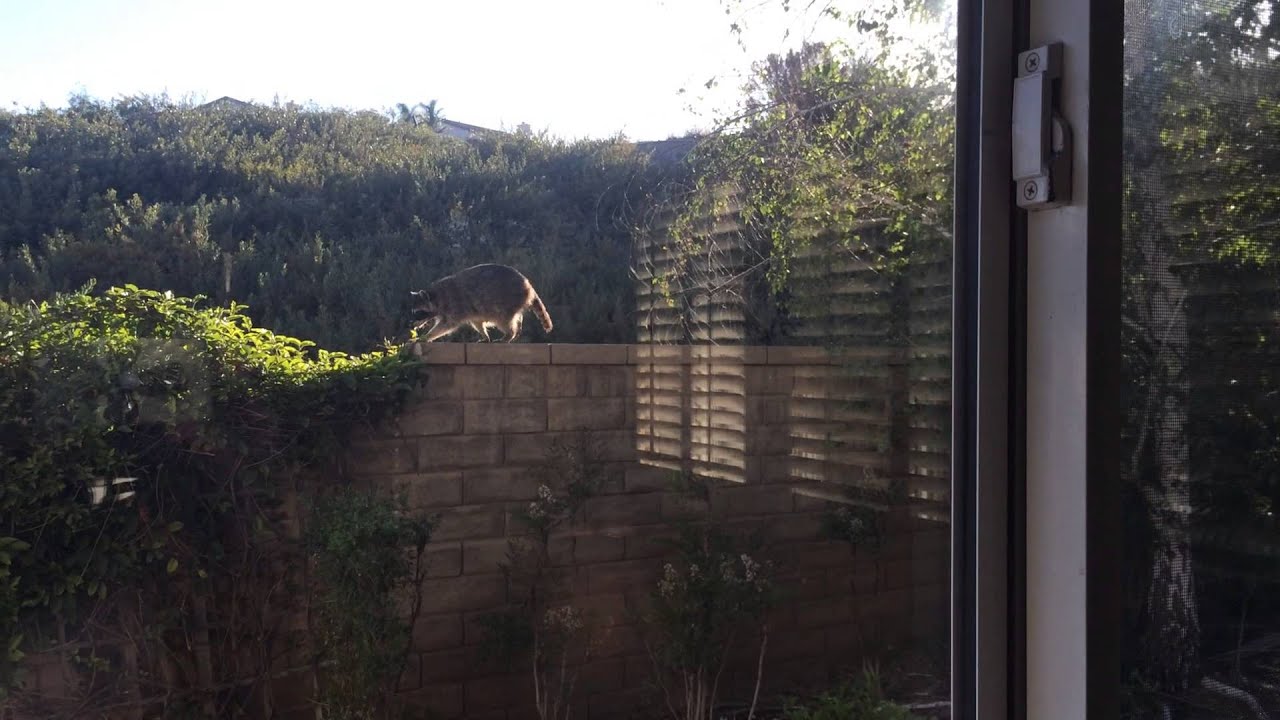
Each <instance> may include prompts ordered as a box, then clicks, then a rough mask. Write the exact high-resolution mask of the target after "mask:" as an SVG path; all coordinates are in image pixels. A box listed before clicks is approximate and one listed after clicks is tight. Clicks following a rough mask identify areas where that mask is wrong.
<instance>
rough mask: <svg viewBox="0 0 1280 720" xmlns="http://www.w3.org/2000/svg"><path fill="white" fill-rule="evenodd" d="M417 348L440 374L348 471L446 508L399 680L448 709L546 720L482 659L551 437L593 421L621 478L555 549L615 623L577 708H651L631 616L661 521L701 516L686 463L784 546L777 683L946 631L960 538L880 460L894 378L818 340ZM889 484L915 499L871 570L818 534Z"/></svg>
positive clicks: (719, 505) (577, 599) (775, 637)
mask: <svg viewBox="0 0 1280 720" xmlns="http://www.w3.org/2000/svg"><path fill="white" fill-rule="evenodd" d="M417 352H419V353H420V354H422V355H423V356H424V359H425V361H426V362H427V363H429V364H430V365H431V367H430V368H429V370H430V372H429V378H428V380H427V382H426V384H425V385H424V387H423V388H422V390H421V392H420V393H418V395H417V396H416V397H415V398H414V400H413V401H412V402H411V404H410V407H408V408H407V410H406V412H405V413H403V414H402V416H401V417H400V418H399V419H398V420H397V421H396V422H395V423H393V425H392V426H391V427H388V428H385V429H383V430H382V431H379V432H378V433H376V434H375V436H374V437H371V438H369V439H367V440H363V441H361V442H359V443H358V444H357V445H355V446H354V447H353V448H352V450H351V467H352V469H353V472H354V473H355V474H356V475H357V476H359V477H361V478H364V479H367V480H369V481H372V482H374V483H376V484H377V485H379V486H381V487H385V488H394V489H397V490H403V491H404V492H405V494H406V496H407V497H408V499H409V502H410V504H411V505H412V506H413V507H415V508H418V509H422V510H430V511H432V512H438V513H440V517H441V521H440V525H439V527H438V530H437V532H436V535H435V537H434V538H433V540H432V560H433V565H432V570H431V577H430V578H428V580H427V581H426V584H425V587H424V605H423V614H422V616H421V617H420V618H419V620H418V623H417V626H416V627H415V629H414V653H415V655H414V658H413V662H411V663H410V669H409V671H408V673H407V676H406V678H405V687H406V688H407V689H408V690H409V691H410V692H411V693H412V694H413V695H414V697H415V699H416V700H418V701H420V702H421V703H422V704H424V705H427V706H430V707H431V708H433V709H434V710H435V711H436V712H438V713H439V714H440V716H441V717H444V718H463V717H466V718H484V719H486V720H487V719H488V718H503V719H505V720H516V719H517V718H525V717H531V716H532V691H531V682H530V679H529V677H528V675H527V674H514V675H511V674H507V673H504V672H501V671H500V668H499V667H497V666H496V665H494V664H493V663H492V662H486V661H484V660H483V659H482V658H481V654H480V651H479V644H480V642H481V639H482V636H481V633H480V631H479V627H478V625H477V624H476V619H477V618H478V617H479V616H480V615H481V614H483V613H484V612H486V611H490V610H494V609H497V608H499V607H501V606H502V605H503V603H505V602H506V600H507V595H506V592H507V588H506V583H505V581H504V579H503V576H502V574H501V572H500V569H499V567H498V563H499V562H501V561H502V560H503V558H504V553H505V550H506V543H507V540H508V538H509V537H510V535H511V534H513V533H517V532H519V530H520V526H519V524H518V522H516V521H515V520H514V519H513V512H514V511H515V510H517V509H518V508H520V507H521V506H522V505H523V504H524V503H527V502H528V501H529V500H530V499H531V498H532V497H533V496H534V494H535V493H536V491H537V481H536V480H535V479H534V475H533V473H532V470H533V469H534V468H535V467H536V466H537V465H538V464H539V463H541V462H543V461H544V459H545V457H546V452H547V448H548V446H549V444H550V442H551V441H552V440H553V439H555V438H557V437H562V436H564V435H566V434H567V433H570V432H572V431H573V430H575V429H578V428H586V429H589V430H591V431H593V433H594V434H595V435H596V436H597V437H598V438H599V439H600V440H601V441H602V443H603V447H604V451H605V459H606V460H607V462H608V470H609V475H610V479H609V482H608V483H607V486H606V488H605V490H604V492H603V493H602V494H600V495H599V496H597V497H594V498H592V499H591V500H590V501H589V502H588V503H587V506H586V509H585V512H584V514H583V517H582V518H581V519H580V521H579V522H577V523H575V525H574V526H573V527H572V528H570V529H569V530H567V531H566V532H564V533H563V534H562V535H561V536H559V537H557V539H556V542H555V546H554V547H553V548H552V551H553V556H554V557H555V558H556V559H557V562H558V564H560V565H561V566H562V568H563V572H564V579H565V587H566V588H567V592H568V593H569V594H570V596H571V597H570V598H569V599H570V600H571V601H572V603H573V604H574V605H576V606H578V607H581V608H584V609H589V610H590V611H591V612H592V614H593V615H594V616H595V620H596V623H597V624H598V625H599V627H600V634H599V638H598V639H599V647H598V648H597V649H596V651H595V654H596V657H595V660H594V661H593V662H592V663H591V664H590V665H589V666H588V667H586V668H584V669H583V675H582V678H581V680H580V682H579V689H578V693H577V698H578V700H577V702H578V704H579V706H580V709H579V710H578V711H575V713H574V714H575V716H577V717H579V718H584V719H586V720H608V719H611V718H624V717H632V716H633V712H634V711H636V710H637V708H639V707H640V705H639V704H638V703H639V699H640V695H641V694H642V689H643V688H644V687H646V686H647V684H648V682H649V679H650V673H651V667H652V666H651V663H650V661H649V659H648V657H647V656H646V655H645V652H644V646H643V642H642V640H641V636H640V634H639V631H638V629H637V628H636V627H635V626H634V625H633V624H632V623H633V619H632V618H633V617H634V613H635V612H636V611H638V610H640V608H641V605H642V603H643V601H644V598H645V597H646V596H647V594H648V592H649V591H650V589H651V588H652V587H653V584H654V581H655V578H656V573H657V572H658V570H659V568H660V566H661V563H662V562H663V558H662V557H661V552H662V549H661V546H660V545H659V544H658V543H656V542H655V540H656V539H658V538H661V537H662V536H663V534H664V533H665V532H667V530H668V526H666V525H665V524H664V520H666V519H668V518H671V517H676V516H679V515H680V514H682V513H688V512H689V508H688V507H687V506H686V503H684V502H683V501H682V499H681V498H679V497H677V496H674V495H673V494H671V493H669V492H668V491H666V489H665V487H666V482H667V481H668V479H669V477H670V473H671V472H672V471H673V470H686V471H692V472H695V473H698V474H701V475H704V476H707V477H711V478H717V479H718V480H719V481H720V482H719V483H717V486H716V488H715V490H714V492H713V496H712V508H713V511H714V512H716V513H717V514H719V515H721V516H723V517H725V518H727V519H728V520H729V521H730V522H732V523H735V524H739V525H741V526H742V527H743V528H744V529H745V528H755V527H763V528H764V529H765V532H766V533H767V534H768V537H770V539H771V540H772V541H773V542H772V548H771V554H772V558H773V559H774V560H775V561H776V562H777V563H778V566H779V567H780V568H781V569H782V575H781V577H780V585H781V587H782V589H783V590H784V592H785V593H786V594H787V600H786V601H785V602H784V603H783V604H782V605H781V606H780V607H779V608H778V610H777V612H776V613H775V614H774V617H773V618H772V619H771V622H770V631H771V632H770V638H771V639H770V643H769V653H768V656H767V662H766V676H765V677H766V689H768V690H781V689H791V688H795V687H797V686H804V685H808V686H813V685H819V686H820V685H821V684H823V682H825V681H826V680H827V678H828V677H829V676H830V675H831V674H833V673H836V672H838V671H839V670H840V669H841V668H848V667H856V666H857V664H858V663H859V662H860V660H861V658H862V657H863V654H864V652H866V651H873V650H877V649H884V648H886V647H888V646H896V647H902V646H904V645H905V644H907V643H909V642H911V641H913V640H920V639H929V638H932V639H935V640H942V639H943V635H944V634H945V633H946V605H947V568H948V550H947V531H946V527H945V525H943V524H941V523H939V522H934V521H930V520H927V519H925V518H928V517H936V516H937V515H938V514H939V513H940V512H942V511H944V510H945V505H943V504H940V503H939V502H938V498H937V497H936V495H934V496H930V494H929V493H928V492H925V493H923V499H922V495H921V493H918V492H915V489H918V488H920V487H923V486H924V484H927V482H928V478H921V477H916V476H913V474H912V470H911V467H910V462H909V461H907V460H904V459H902V458H896V457H895V452H894V451H893V448H892V447H886V446H884V445H883V443H881V444H880V445H879V446H877V442H878V440H877V438H880V437H881V436H882V435H884V433H885V432H886V428H889V427H890V426H891V425H892V422H893V417H895V414H894V412H893V411H892V408H889V407H887V406H886V405H885V403H886V402H888V401H887V400H886V398H889V397H891V396H892V393H891V392H888V391H886V390H885V388H884V387H882V386H883V384H884V382H885V381H886V378H887V377H888V376H889V373H887V372H878V371H876V372H872V373H870V375H869V376H866V377H862V376H857V375H856V374H855V375H854V376H850V375H849V373H848V372H847V371H846V368H845V367H844V365H843V364H842V363H841V362H840V361H839V360H838V359H837V360H834V361H833V359H832V358H831V357H829V356H828V354H827V353H825V352H824V351H822V350H820V349H815V348H776V347H770V348H758V347H757V348H743V347H736V348H730V347H696V346H694V347H690V346H684V347H678V346H578V345H534V344H522V345H501V344H492V345H489V344H474V345H462V344H433V345H429V346H419V347H418V348H417ZM886 362H887V361H886ZM873 365H875V364H874V363H873ZM886 366H887V365H886ZM876 367H878V365H877V366H876ZM864 375H865V373H864ZM877 403H878V404H877ZM899 454H900V453H899ZM892 474H896V475H900V476H902V477H898V478H897V479H899V480H903V481H905V482H907V484H908V487H909V488H912V490H913V492H912V494H913V497H914V498H915V499H914V500H913V502H912V503H911V504H909V505H906V506H903V507H897V508H895V509H893V510H892V511H891V517H890V521H889V526H890V532H889V534H888V537H887V538H886V542H885V545H884V548H883V550H882V551H881V553H880V554H879V556H878V559H873V558H872V556H870V555H868V554H866V553H860V554H859V555H857V556H855V555H854V554H853V553H852V552H851V551H850V548H849V546H848V545H846V544H844V543H839V542H831V541H824V540H820V539H819V537H818V535H819V529H820V527H821V522H822V517H823V515H824V513H825V512H827V511H828V510H830V509H831V508H833V507H835V506H836V505H835V504H834V503H837V502H844V500H842V498H845V497H846V496H848V495H849V494H850V493H854V494H856V491H857V490H858V488H860V487H866V486H883V485H885V484H886V483H887V481H888V480H889V479H891V475H892ZM934 481H935V482H936V478H935V479H934ZM754 662H755V657H754V650H753V649H748V652H747V653H746V654H745V655H744V656H743V657H742V658H740V659H739V661H735V663H734V664H733V665H732V667H731V668H730V669H729V672H728V681H727V684H726V693H724V695H725V696H726V698H728V697H729V696H731V695H732V694H735V693H747V692H749V685H750V683H751V680H752V674H753V669H754ZM654 711H655V712H654V715H653V716H655V717H656V716H657V709H656V708H655V709H654Z"/></svg>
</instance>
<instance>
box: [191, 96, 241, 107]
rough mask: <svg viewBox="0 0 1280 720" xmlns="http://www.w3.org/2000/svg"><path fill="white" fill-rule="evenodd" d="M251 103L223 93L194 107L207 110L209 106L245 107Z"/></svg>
mask: <svg viewBox="0 0 1280 720" xmlns="http://www.w3.org/2000/svg"><path fill="white" fill-rule="evenodd" d="M251 105H252V103H247V102H245V101H243V100H237V99H235V98H233V97H231V96H230V95H223V96H222V97H220V98H218V99H217V100H211V101H209V102H207V103H205V104H203V105H200V106H198V107H197V108H196V109H197V110H207V109H210V108H223V107H231V108H247V107H250V106H251Z"/></svg>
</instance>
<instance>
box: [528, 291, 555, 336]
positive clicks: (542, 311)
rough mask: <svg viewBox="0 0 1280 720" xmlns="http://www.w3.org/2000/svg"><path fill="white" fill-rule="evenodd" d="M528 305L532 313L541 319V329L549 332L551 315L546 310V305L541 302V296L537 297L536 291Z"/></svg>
mask: <svg viewBox="0 0 1280 720" xmlns="http://www.w3.org/2000/svg"><path fill="white" fill-rule="evenodd" d="M529 307H530V308H532V309H533V314H534V315H537V316H538V319H539V320H541V321H542V329H543V330H545V331H547V332H551V315H550V313H548V312H547V306H546V305H543V304H542V298H540V297H538V293H537V292H535V293H534V294H533V302H531V303H529Z"/></svg>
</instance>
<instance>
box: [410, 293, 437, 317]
mask: <svg viewBox="0 0 1280 720" xmlns="http://www.w3.org/2000/svg"><path fill="white" fill-rule="evenodd" d="M409 294H410V295H411V296H413V316H414V318H416V319H418V320H430V319H431V318H433V317H435V316H437V315H439V314H440V309H439V307H438V306H437V305H436V299H435V296H434V295H432V294H431V291H430V290H414V291H412V292H410V293H409Z"/></svg>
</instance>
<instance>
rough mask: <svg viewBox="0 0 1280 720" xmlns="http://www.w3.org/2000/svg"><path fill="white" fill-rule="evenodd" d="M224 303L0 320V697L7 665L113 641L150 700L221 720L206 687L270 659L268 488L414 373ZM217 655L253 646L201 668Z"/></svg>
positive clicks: (175, 301)
mask: <svg viewBox="0 0 1280 720" xmlns="http://www.w3.org/2000/svg"><path fill="white" fill-rule="evenodd" d="M243 309H244V308H243V306H239V305H236V304H234V303H233V304H231V305H230V306H229V307H223V308H202V307H200V298H179V297H174V296H173V295H171V294H169V293H160V292H155V291H150V290H141V289H139V288H137V287H133V286H125V287H120V288H111V289H109V290H107V291H106V292H104V293H102V294H99V295H94V294H91V293H90V292H89V291H88V289H86V290H85V291H82V292H78V293H75V294H70V295H61V296H58V297H56V298H54V299H53V300H50V301H47V302H43V303H40V304H29V305H22V306H16V305H5V306H0V479H2V482H0V587H2V588H3V590H0V618H3V619H4V620H5V622H4V624H3V626H0V643H2V645H0V647H4V648H7V649H8V650H9V654H8V657H7V659H6V660H5V662H4V664H3V665H0V669H2V670H3V671H4V676H3V677H0V688H2V689H3V690H4V691H8V690H12V689H14V688H15V687H16V685H17V683H18V682H19V681H20V672H19V671H20V668H19V667H18V665H17V664H16V663H15V662H14V660H15V658H18V657H19V655H18V654H19V653H21V652H24V651H29V650H32V649H34V650H46V649H48V648H49V647H51V646H53V645H56V646H57V647H59V648H62V649H63V651H65V652H68V653H72V654H73V655H75V654H76V653H73V652H72V651H71V650H69V649H68V648H72V647H74V646H75V645H76V643H75V642H74V641H84V644H85V645H88V646H90V647H92V646H93V644H94V641H95V639H102V638H101V637H99V636H101V635H109V634H110V633H107V632H106V631H105V630H104V628H111V629H113V630H119V629H120V628H124V629H127V630H128V631H129V640H130V642H134V643H135V644H136V645H137V646H138V647H139V649H140V651H139V656H140V659H139V661H138V662H139V663H140V664H143V665H147V664H149V665H150V666H149V667H146V668H142V669H140V671H145V672H148V673H154V675H155V676H157V677H164V678H179V679H180V682H178V681H176V680H175V681H174V682H178V684H179V685H181V687H165V688H164V689H163V692H165V693H167V695H166V697H169V698H171V699H172V701H173V702H177V701H178V699H180V698H182V697H183V696H184V692H185V693H188V694H190V693H195V694H196V695H198V696H199V698H200V700H199V701H200V702H201V703H202V704H204V706H205V709H206V711H209V712H221V711H223V710H228V708H225V707H224V708H215V707H214V704H215V703H217V702H226V703H235V702H239V701H238V700H236V699H235V698H234V697H233V696H234V694H233V693H231V694H228V693H223V694H219V693H220V692H221V691H218V692H215V691H214V690H213V688H214V687H218V686H222V687H225V686H226V684H227V683H231V682H232V681H235V682H243V681H245V679H246V676H248V677H250V678H253V677H257V678H259V679H261V677H262V676H263V675H264V674H265V673H266V671H267V668H268V667H269V665H270V662H271V657H270V655H271V653H272V652H281V651H282V650H281V649H280V648H279V647H278V644H273V642H272V638H273V637H274V635H273V633H274V632H275V628H274V627H273V623H276V622H277V621H278V620H279V619H280V618H281V617H283V614H284V613H285V611H286V608H287V606H288V602H289V597H290V593H289V592H288V588H289V586H288V583H289V582H290V573H289V568H290V567H291V564H292V563H291V556H290V553H291V552H292V550H291V549H290V546H289V544H288V543H287V542H284V541H285V540H286V539H287V538H286V535H287V533H285V531H284V529H283V518H282V513H281V511H280V507H279V500H280V496H281V491H282V490H284V489H286V488H287V487H288V486H289V483H288V481H289V480H290V478H291V477H293V476H294V475H295V474H296V473H297V472H298V471H300V470H302V469H305V468H307V467H309V466H313V465H317V464H320V463H324V462H326V461H328V460H329V459H330V458H331V457H332V453H333V452H335V450H336V449H337V448H340V447H341V446H342V445H343V443H342V442H340V441H341V440H342V438H343V437H344V436H345V435H346V434H347V433H348V432H349V431H350V430H351V429H352V428H354V427H356V426H357V425H359V424H361V423H367V422H375V421H377V420H379V419H380V418H382V417H384V416H385V415H386V414H387V413H389V412H391V411H392V410H394V409H395V408H396V407H397V406H398V405H399V403H400V402H401V401H402V400H403V398H404V397H405V396H406V395H407V393H408V391H409V390H410V389H411V388H412V386H413V384H414V383H415V382H416V380H417V379H418V376H419V373H420V370H421V367H422V366H421V365H420V364H419V363H418V362H417V361H415V360H414V359H413V358H412V357H411V356H409V355H408V354H406V353H401V352H385V353H373V354H369V355H363V356H360V357H351V356H348V355H345V354H342V353H330V352H326V351H324V350H317V349H315V348H314V347H313V346H312V344H311V343H309V342H305V341H301V340H296V339H294V338H289V337H284V336H280V335H276V334H275V333H272V332H270V331H268V330H265V329H262V328H257V327H254V325H253V323H252V322H251V321H250V319H249V318H248V316H246V315H244V314H243V312H242V310H243ZM211 633H212V634H213V635H214V637H209V636H210V634H211ZM219 633H222V634H221V635H219ZM192 637H196V638H205V639H207V640H208V641H209V642H208V644H207V645H206V644H205V643H204V642H203V641H201V642H199V643H196V644H197V645H198V646H203V648H202V647H196V649H194V650H193V649H192V641H191V638H192ZM118 641H119V637H118V635H117V636H115V637H114V638H113V639H112V642H117V643H118ZM219 643H230V644H233V645H236V644H239V645H241V646H242V647H249V648H255V649H256V651H257V652H256V654H255V653H253V652H249V653H245V654H244V657H245V658H249V659H245V660H243V662H239V661H237V662H232V663H227V664H226V665H218V666H216V667H215V666H214V663H213V662H212V661H211V660H210V659H209V656H208V647H209V646H217V645H218V644H219ZM77 652H78V651H77ZM81 654H83V653H81ZM88 659H89V660H90V661H92V662H93V663H97V664H101V662H105V660H104V659H103V658H98V657H96V656H92V657H90V658H88ZM237 663H238V664H237ZM102 683H103V680H102V674H101V673H99V674H96V675H95V680H94V683H93V684H92V685H91V686H90V687H87V688H86V692H102V693H108V692H111V691H112V688H109V687H106V686H104V685H103V684H102ZM117 689H118V688H117ZM135 699H136V698H135ZM228 711H229V710H228Z"/></svg>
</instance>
